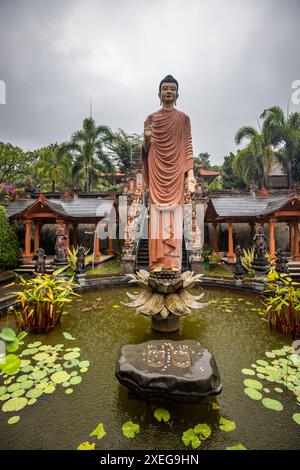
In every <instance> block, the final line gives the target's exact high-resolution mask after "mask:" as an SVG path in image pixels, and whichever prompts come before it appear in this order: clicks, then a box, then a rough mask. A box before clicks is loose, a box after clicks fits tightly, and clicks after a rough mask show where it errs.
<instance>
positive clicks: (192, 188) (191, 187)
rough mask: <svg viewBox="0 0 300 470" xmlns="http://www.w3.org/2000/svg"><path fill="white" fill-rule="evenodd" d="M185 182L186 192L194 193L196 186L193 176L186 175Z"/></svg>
mask: <svg viewBox="0 0 300 470" xmlns="http://www.w3.org/2000/svg"><path fill="white" fill-rule="evenodd" d="M186 182H187V187H188V190H189V191H190V192H191V193H194V192H195V189H196V184H197V182H196V180H195V178H194V176H193V175H188V176H187V178H186Z"/></svg>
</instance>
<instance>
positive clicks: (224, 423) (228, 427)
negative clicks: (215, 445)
mask: <svg viewBox="0 0 300 470" xmlns="http://www.w3.org/2000/svg"><path fill="white" fill-rule="evenodd" d="M219 427H220V429H222V431H225V432H231V431H234V430H235V428H236V424H235V422H234V421H230V420H229V419H225V418H223V417H222V416H221V417H220V420H219Z"/></svg>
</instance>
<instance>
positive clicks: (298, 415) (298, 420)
mask: <svg viewBox="0 0 300 470" xmlns="http://www.w3.org/2000/svg"><path fill="white" fill-rule="evenodd" d="M293 420H294V421H295V423H297V424H300V413H295V414H293Z"/></svg>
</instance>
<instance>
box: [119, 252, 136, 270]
mask: <svg viewBox="0 0 300 470" xmlns="http://www.w3.org/2000/svg"><path fill="white" fill-rule="evenodd" d="M134 272H135V257H134V256H131V257H126V258H125V257H123V258H122V260H121V274H134Z"/></svg>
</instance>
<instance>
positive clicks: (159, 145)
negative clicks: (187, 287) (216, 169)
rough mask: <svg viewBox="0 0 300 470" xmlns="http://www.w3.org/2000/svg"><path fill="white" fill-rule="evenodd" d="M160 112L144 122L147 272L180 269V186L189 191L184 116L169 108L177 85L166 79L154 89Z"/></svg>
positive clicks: (190, 151)
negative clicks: (148, 195)
mask: <svg viewBox="0 0 300 470" xmlns="http://www.w3.org/2000/svg"><path fill="white" fill-rule="evenodd" d="M158 95H159V97H160V101H161V105H162V107H161V109H160V110H159V111H156V112H154V113H152V114H150V115H149V116H148V117H147V119H146V121H145V124H144V145H143V149H142V164H143V176H144V180H145V183H146V185H147V186H148V187H149V191H150V227H149V264H150V269H151V270H154V271H160V270H161V269H163V268H166V269H173V270H174V271H177V270H180V271H181V263H182V233H183V203H184V192H185V191H184V190H185V182H186V183H187V186H188V189H189V191H191V192H193V191H195V186H196V180H195V178H194V169H193V167H194V163H193V148H192V137H191V125H190V119H189V117H188V116H187V115H186V114H185V113H183V112H182V111H178V110H177V109H176V108H175V105H176V101H177V98H178V96H179V95H178V82H177V80H176V79H175V78H174V77H172V76H171V75H167V76H166V77H165V78H164V79H162V81H161V82H160V85H159V93H158Z"/></svg>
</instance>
